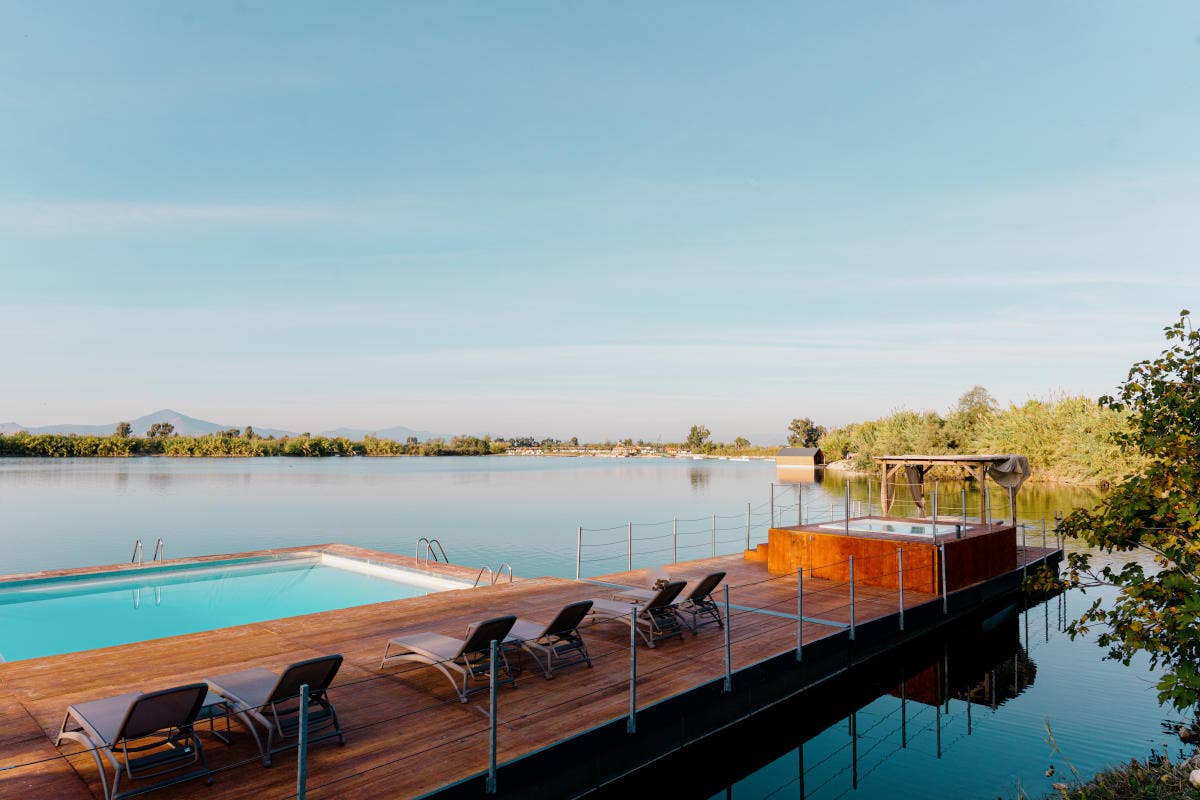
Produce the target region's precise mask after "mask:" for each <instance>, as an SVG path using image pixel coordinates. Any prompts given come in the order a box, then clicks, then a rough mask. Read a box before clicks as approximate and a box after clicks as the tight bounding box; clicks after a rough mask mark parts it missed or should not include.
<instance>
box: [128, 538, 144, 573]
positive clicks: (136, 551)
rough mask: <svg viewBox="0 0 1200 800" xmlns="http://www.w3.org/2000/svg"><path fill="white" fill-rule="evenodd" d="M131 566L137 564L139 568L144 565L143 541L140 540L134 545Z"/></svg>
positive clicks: (130, 560) (130, 559)
mask: <svg viewBox="0 0 1200 800" xmlns="http://www.w3.org/2000/svg"><path fill="white" fill-rule="evenodd" d="M129 563H130V564H137V565H138V566H139V567H140V566H141V565H142V564H143V563H144V562H143V555H142V540H141V539H138V540H137V541H136V542H134V543H133V555H131V556H130V557H129Z"/></svg>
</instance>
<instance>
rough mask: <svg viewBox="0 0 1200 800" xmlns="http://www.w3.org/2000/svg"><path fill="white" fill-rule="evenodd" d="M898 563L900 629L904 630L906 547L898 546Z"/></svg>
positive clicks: (897, 582) (897, 583)
mask: <svg viewBox="0 0 1200 800" xmlns="http://www.w3.org/2000/svg"><path fill="white" fill-rule="evenodd" d="M896 564H897V566H898V567H899V572H898V573H897V574H898V577H897V579H896V587H897V588H898V589H899V590H900V630H904V548H903V547H897V548H896Z"/></svg>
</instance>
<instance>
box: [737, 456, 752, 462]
mask: <svg viewBox="0 0 1200 800" xmlns="http://www.w3.org/2000/svg"><path fill="white" fill-rule="evenodd" d="M733 460H734V461H749V460H750V456H738V457H737V458H735V459H733Z"/></svg>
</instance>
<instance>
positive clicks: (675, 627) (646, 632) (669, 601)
mask: <svg viewBox="0 0 1200 800" xmlns="http://www.w3.org/2000/svg"><path fill="white" fill-rule="evenodd" d="M685 585H686V584H685V583H684V582H683V581H671V582H669V583H667V584H666V585H665V586H663V587H662V588H661V589H659V590H658V591H657V592H655V593H654V596H653V597H651V598H649V599H648V600H646V602H645V604H644V605H643V604H641V603H637V604H636V605H635V604H633V603H623V602H621V601H619V600H604V599H599V598H596V599H593V600H592V611H591V613H592V616H593V617H594V618H595V619H596V621H597V622H607V621H610V620H616V621H619V622H624V623H625V624H627V625H632V624H633V609H634V608H635V607H636V608H637V609H638V612H637V632H638V635H639V636H641V637H642V640H643V641H645V642H646V644H647V645H648V646H649V647H654V645H655V643H656V642H659V641H662V640H663V639H670V638H671V637H673V636H683V623H682V622H681V621H680V619H679V615H678V614H676V613H675V606H674V604H675V599H676V598H677V597H679V593H680V592H682V591H683V587H684V586H685Z"/></svg>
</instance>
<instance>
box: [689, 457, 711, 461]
mask: <svg viewBox="0 0 1200 800" xmlns="http://www.w3.org/2000/svg"><path fill="white" fill-rule="evenodd" d="M706 458H708V456H692V461H703V460H704V459H706Z"/></svg>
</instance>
